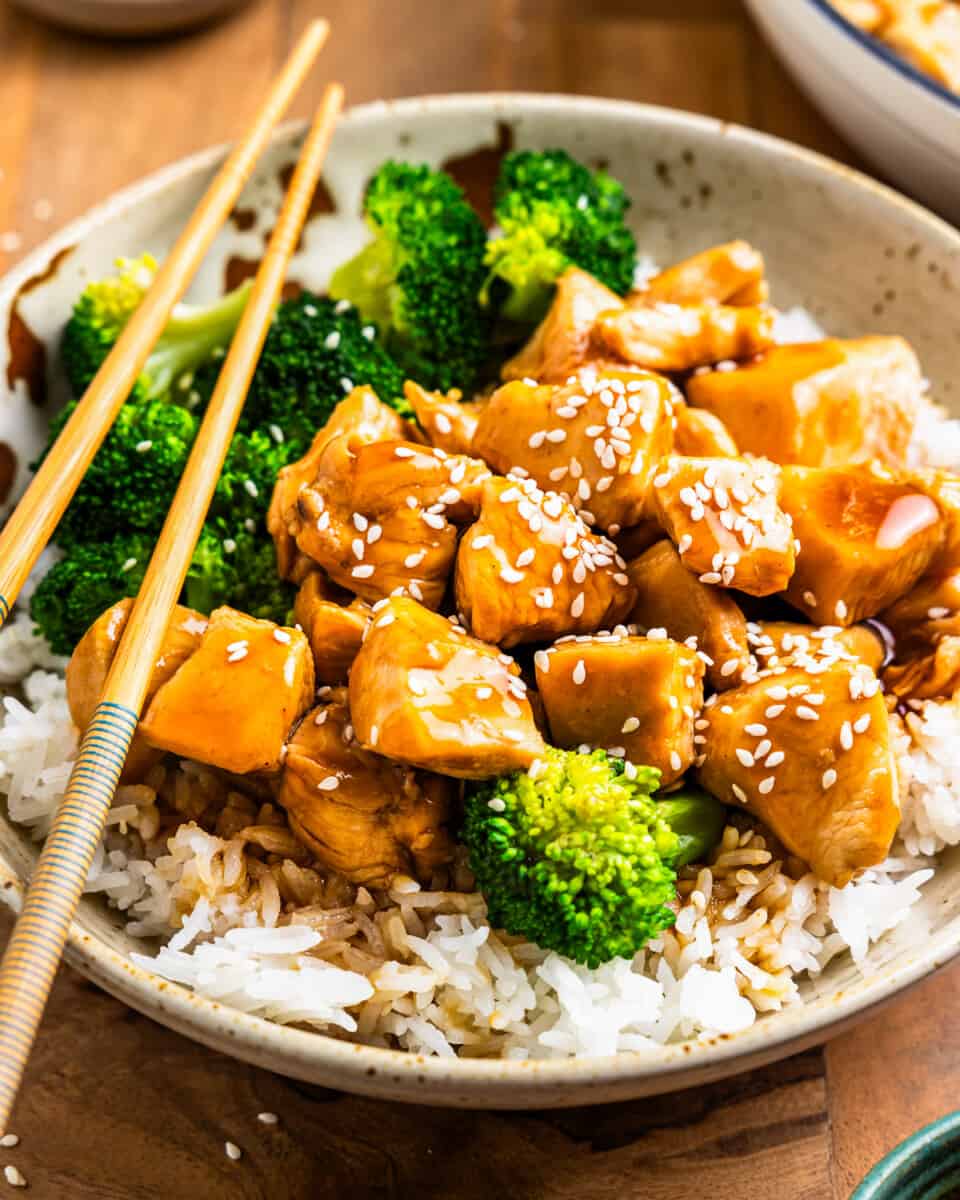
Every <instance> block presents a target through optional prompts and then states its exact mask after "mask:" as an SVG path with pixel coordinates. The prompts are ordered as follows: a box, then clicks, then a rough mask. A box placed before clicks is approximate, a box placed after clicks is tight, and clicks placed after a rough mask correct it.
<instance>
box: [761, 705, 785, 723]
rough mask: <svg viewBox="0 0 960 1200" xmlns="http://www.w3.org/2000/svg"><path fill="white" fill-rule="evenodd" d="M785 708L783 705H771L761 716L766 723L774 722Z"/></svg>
mask: <svg viewBox="0 0 960 1200" xmlns="http://www.w3.org/2000/svg"><path fill="white" fill-rule="evenodd" d="M785 708H786V705H785V704H771V705H770V707H769V708H767V709H766V710H765V711H764V714H763V715H764V716H765V717H766V718H767V720H768V721H775V720H776V719H777V717H779V716H780V714H781V713H782V712H783V710H784V709H785Z"/></svg>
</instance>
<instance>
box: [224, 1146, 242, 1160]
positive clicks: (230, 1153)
mask: <svg viewBox="0 0 960 1200" xmlns="http://www.w3.org/2000/svg"><path fill="white" fill-rule="evenodd" d="M223 1148H224V1150H225V1151H226V1154H227V1158H230V1159H232V1160H233V1161H234V1162H239V1161H240V1159H241V1158H243V1151H242V1150H241V1149H240V1147H239V1146H238V1145H237V1143H236V1142H224V1144H223Z"/></svg>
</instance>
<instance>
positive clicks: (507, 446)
mask: <svg viewBox="0 0 960 1200" xmlns="http://www.w3.org/2000/svg"><path fill="white" fill-rule="evenodd" d="M674 392H675V389H674V388H673V386H672V384H670V383H668V382H667V380H666V379H664V378H663V377H662V376H660V375H653V374H649V373H646V372H644V373H643V374H639V373H638V374H632V375H631V374H630V373H622V372H612V371H606V370H604V371H597V370H595V369H594V368H591V367H587V368H584V369H583V370H582V371H580V372H579V374H578V376H577V378H576V381H575V382H574V383H565V384H562V385H560V386H556V385H553V384H540V385H539V386H535V385H532V384H530V383H525V382H521V381H517V382H514V383H507V384H505V385H504V386H503V387H501V388H499V389H498V390H497V391H496V392H494V394H493V396H492V397H491V399H490V403H489V404H488V405H487V407H486V409H485V410H484V412H483V415H482V416H481V417H480V420H479V422H478V425H477V432H476V435H475V437H474V439H473V453H474V454H475V455H477V456H479V457H480V458H483V459H484V460H485V461H486V462H488V463H489V464H490V466H491V467H493V468H494V469H495V470H497V471H499V472H500V473H501V474H507V473H508V472H510V471H512V470H514V469H515V468H518V470H517V473H518V474H523V475H524V477H527V476H529V478H531V479H533V480H534V481H535V482H536V483H537V484H539V486H540V487H541V488H544V489H545V490H552V491H555V492H559V493H561V494H562V495H565V496H569V497H570V498H571V500H572V502H573V503H574V505H575V506H576V507H577V508H580V509H586V510H588V511H589V513H590V514H591V515H592V519H593V522H594V523H595V524H597V525H599V526H600V528H601V529H610V528H611V526H617V527H620V528H623V527H625V526H628V525H635V524H636V523H637V522H638V521H639V520H640V519H641V517H642V516H643V515H644V513H645V510H646V506H647V497H648V494H649V490H650V480H651V478H652V476H653V473H654V471H655V470H656V466H657V463H658V462H659V461H660V459H661V458H663V456H664V455H665V454H669V452H670V450H671V449H672V447H673V404H672V396H673V394H674ZM588 519H590V518H588Z"/></svg>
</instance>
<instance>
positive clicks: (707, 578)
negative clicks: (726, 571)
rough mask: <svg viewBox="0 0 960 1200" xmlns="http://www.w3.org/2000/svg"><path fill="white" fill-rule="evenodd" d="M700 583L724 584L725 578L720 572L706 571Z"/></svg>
mask: <svg viewBox="0 0 960 1200" xmlns="http://www.w3.org/2000/svg"><path fill="white" fill-rule="evenodd" d="M700 582H701V583H712V584H716V583H722V582H723V577H722V575H721V574H720V572H719V571H705V572H704V573H703V574H702V575H701V576H700Z"/></svg>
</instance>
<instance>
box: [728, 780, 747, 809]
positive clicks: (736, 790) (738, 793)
mask: <svg viewBox="0 0 960 1200" xmlns="http://www.w3.org/2000/svg"><path fill="white" fill-rule="evenodd" d="M730 790H731V791H732V792H733V794H734V796H735V797H736V798H737V799H738V800H739V801H740V803H741V804H746V802H747V793H746V792H745V791H744V790H743V788H742V787H739V786H738V785H737V784H735V783H731V785H730Z"/></svg>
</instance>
